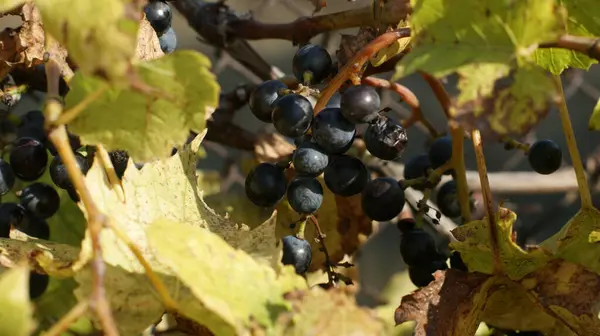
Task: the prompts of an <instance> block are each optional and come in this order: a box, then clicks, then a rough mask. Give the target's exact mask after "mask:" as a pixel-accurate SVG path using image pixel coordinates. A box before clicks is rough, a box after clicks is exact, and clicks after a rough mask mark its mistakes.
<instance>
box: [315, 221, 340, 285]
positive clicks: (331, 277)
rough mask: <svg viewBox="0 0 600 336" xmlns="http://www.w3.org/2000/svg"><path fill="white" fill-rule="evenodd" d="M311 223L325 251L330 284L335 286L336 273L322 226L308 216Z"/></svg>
mask: <svg viewBox="0 0 600 336" xmlns="http://www.w3.org/2000/svg"><path fill="white" fill-rule="evenodd" d="M308 218H310V220H311V222H313V224H314V226H315V231H316V232H317V239H318V240H319V244H320V245H321V249H322V250H323V254H325V270H326V271H327V278H328V284H329V285H332V286H335V280H336V276H335V271H334V269H333V264H332V263H331V259H330V258H329V252H327V246H325V235H324V234H323V231H322V230H321V226H319V221H318V220H317V218H316V217H315V216H313V215H310V216H308Z"/></svg>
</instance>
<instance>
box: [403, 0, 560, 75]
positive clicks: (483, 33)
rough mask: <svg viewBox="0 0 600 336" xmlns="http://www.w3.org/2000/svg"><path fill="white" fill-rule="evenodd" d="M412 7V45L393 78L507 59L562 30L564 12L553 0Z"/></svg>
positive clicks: (444, 1) (437, 0)
mask: <svg viewBox="0 0 600 336" xmlns="http://www.w3.org/2000/svg"><path fill="white" fill-rule="evenodd" d="M413 8H414V14H413V15H412V16H411V27H412V28H413V29H414V31H415V37H414V38H413V49H412V51H411V52H410V53H409V54H407V55H406V56H405V57H404V58H403V59H402V60H401V61H400V62H399V63H398V65H397V68H396V75H395V78H399V77H403V76H407V75H409V74H411V73H413V72H415V71H417V70H422V71H425V72H428V73H430V74H433V75H435V76H438V77H439V76H444V75H446V74H448V73H450V72H452V71H454V70H456V69H458V68H460V67H461V66H463V65H466V64H470V63H502V64H504V63H509V62H511V61H514V60H515V59H521V58H524V57H528V56H530V55H531V54H532V53H533V51H534V50H535V47H536V46H537V44H539V43H542V42H548V41H553V40H555V39H556V37H557V36H559V35H560V34H561V33H562V32H563V30H564V27H563V25H562V22H564V20H563V18H564V17H565V14H564V12H563V11H562V10H561V9H560V7H558V6H556V4H555V2H554V1H553V0H523V1H512V0H479V1H471V0H458V1H448V0H417V1H415V5H414V6H413ZM492 80H493V79H492Z"/></svg>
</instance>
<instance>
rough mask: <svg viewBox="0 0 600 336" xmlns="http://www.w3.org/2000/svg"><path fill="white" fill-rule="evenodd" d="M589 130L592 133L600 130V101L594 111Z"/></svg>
mask: <svg viewBox="0 0 600 336" xmlns="http://www.w3.org/2000/svg"><path fill="white" fill-rule="evenodd" d="M588 128H589V130H590V131H599V130H600V99H598V102H597V103H596V106H594V111H592V116H591V117H590V122H589V124H588Z"/></svg>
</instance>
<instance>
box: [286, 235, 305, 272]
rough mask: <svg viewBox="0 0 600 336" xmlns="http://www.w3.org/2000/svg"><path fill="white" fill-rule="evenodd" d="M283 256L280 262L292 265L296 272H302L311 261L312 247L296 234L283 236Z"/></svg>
mask: <svg viewBox="0 0 600 336" xmlns="http://www.w3.org/2000/svg"><path fill="white" fill-rule="evenodd" d="M282 243H283V257H282V259H281V263H283V264H284V265H292V266H294V268H295V269H296V273H297V274H300V275H302V274H304V273H306V272H307V271H308V268H309V267H310V263H311V262H312V248H311V247H310V244H309V243H308V242H307V241H306V240H304V239H300V238H298V237H296V236H285V237H283V239H282Z"/></svg>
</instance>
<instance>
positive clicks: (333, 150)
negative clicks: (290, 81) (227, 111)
mask: <svg viewBox="0 0 600 336" xmlns="http://www.w3.org/2000/svg"><path fill="white" fill-rule="evenodd" d="M292 63H293V64H292V68H293V72H294V75H295V77H296V79H297V80H298V81H299V82H300V83H303V84H301V85H299V88H298V89H297V90H292V89H290V88H289V87H288V86H287V85H286V84H285V83H283V82H281V81H279V80H268V81H266V82H263V83H262V84H260V85H259V86H258V87H257V88H256V89H255V90H254V91H253V92H252V94H251V95H250V100H249V107H250V110H251V111H252V113H253V114H254V116H255V117H256V118H257V119H259V120H261V121H263V122H267V123H272V124H273V126H274V127H275V129H276V130H277V131H278V132H279V133H280V134H282V135H284V136H285V137H288V138H291V139H293V140H294V143H295V145H296V149H295V151H294V153H293V154H292V156H291V158H290V160H289V162H277V163H269V162H264V163H260V164H259V165H257V166H256V167H254V168H253V169H252V170H251V171H250V173H249V174H248V176H247V177H246V182H245V189H246V195H247V197H248V198H249V199H250V201H252V202H253V203H254V204H255V205H257V206H260V207H273V206H275V205H276V204H277V203H278V202H279V201H281V200H282V199H283V197H284V196H285V197H287V201H288V203H289V205H290V206H291V208H292V209H293V210H294V211H296V212H297V213H299V214H301V215H304V216H308V215H311V214H314V213H316V212H317V211H318V210H319V208H320V207H321V205H322V203H323V191H324V189H323V188H324V187H327V188H328V189H329V190H330V191H331V192H332V193H334V194H336V195H339V196H343V197H349V196H353V195H358V194H362V207H363V210H364V212H365V213H366V215H367V216H369V218H371V219H373V220H378V221H388V220H391V219H393V218H395V217H396V216H397V215H398V214H399V213H400V211H401V210H402V208H403V207H404V202H405V197H404V189H403V188H402V187H401V185H400V184H399V183H398V181H396V180H394V179H392V178H387V177H381V178H376V179H372V178H371V174H370V172H369V169H368V168H367V166H366V165H365V164H364V163H363V162H362V161H361V160H360V159H359V158H357V157H354V156H351V155H348V154H347V152H348V150H349V149H350V148H351V147H352V144H353V143H354V140H355V138H356V137H357V125H360V124H366V126H367V129H366V131H365V133H364V135H363V139H364V141H365V145H366V148H367V150H368V151H369V152H370V153H371V154H372V155H373V156H375V157H378V158H380V159H383V160H397V159H399V158H400V157H401V156H402V153H403V152H404V148H405V146H406V144H407V141H408V138H407V135H406V130H405V129H404V128H403V127H402V126H401V125H400V124H399V123H398V122H396V121H395V120H393V119H392V118H390V117H388V116H385V115H382V111H381V110H380V107H381V106H380V105H381V99H380V97H379V94H378V92H377V91H376V89H375V88H373V87H371V86H366V85H358V86H351V87H349V88H347V89H345V90H344V91H343V92H339V93H336V95H334V97H333V98H332V99H331V100H330V101H329V102H328V104H327V106H326V107H325V108H324V109H323V110H322V111H320V112H319V113H318V114H316V115H315V113H314V110H313V108H314V106H313V103H312V102H311V99H310V98H313V97H311V95H316V93H315V92H316V90H315V89H314V86H316V85H319V84H321V83H322V82H323V81H324V80H326V79H327V78H328V77H330V76H331V75H332V71H333V66H332V59H331V56H330V55H329V53H328V52H327V51H326V50H325V49H324V48H323V47H321V46H318V45H313V44H308V45H305V46H302V47H301V48H300V49H299V50H298V51H297V52H296V54H295V55H294V58H293V60H292ZM291 165H293V167H294V170H295V173H296V176H295V177H294V178H293V179H292V180H291V181H289V183H288V179H287V178H286V169H288V167H290V166H291ZM321 175H323V180H324V182H325V186H323V185H322V184H321V183H320V182H319V180H318V179H317V177H318V176H321ZM302 241H303V240H301V239H298V238H296V237H295V236H288V237H286V238H284V240H283V246H284V249H283V251H284V255H283V263H284V264H291V265H294V266H295V267H296V271H297V272H298V273H299V274H302V273H304V272H305V271H306V270H307V269H308V267H309V266H310V261H311V255H312V254H311V253H312V251H310V244H308V243H306V242H304V243H302Z"/></svg>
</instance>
